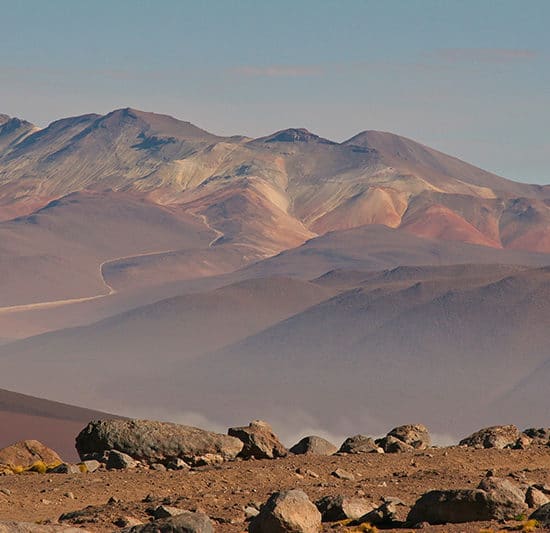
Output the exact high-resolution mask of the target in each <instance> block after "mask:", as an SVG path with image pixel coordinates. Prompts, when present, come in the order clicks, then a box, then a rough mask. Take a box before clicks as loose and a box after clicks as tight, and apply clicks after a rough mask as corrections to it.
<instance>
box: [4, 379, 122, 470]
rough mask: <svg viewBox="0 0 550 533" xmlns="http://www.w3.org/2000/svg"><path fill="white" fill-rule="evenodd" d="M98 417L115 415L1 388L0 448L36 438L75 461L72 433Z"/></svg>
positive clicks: (76, 458) (73, 435)
mask: <svg viewBox="0 0 550 533" xmlns="http://www.w3.org/2000/svg"><path fill="white" fill-rule="evenodd" d="M100 418H114V416H113V415H108V414H106V413H102V412H100V411H92V410H91V409H84V408H82V407H75V406H73V405H67V404H63V403H59V402H52V401H49V400H43V399H41V398H34V397H32V396H27V395H25V394H19V393H16V392H11V391H8V390H3V389H0V424H1V425H2V434H1V436H0V448H4V447H5V446H9V445H11V444H13V443H15V442H18V441H20V440H27V439H36V440H39V441H41V442H43V443H44V444H46V446H49V447H51V448H53V449H54V450H56V451H57V452H58V453H59V454H60V455H61V457H62V458H63V459H66V460H67V461H71V460H72V461H76V460H78V455H77V453H76V450H75V448H74V437H75V436H76V435H77V434H78V432H79V431H80V430H81V429H82V428H83V427H85V426H86V424H88V422H90V421H91V420H98V419H100Z"/></svg>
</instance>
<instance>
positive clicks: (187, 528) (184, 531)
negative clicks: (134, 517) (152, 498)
mask: <svg viewBox="0 0 550 533" xmlns="http://www.w3.org/2000/svg"><path fill="white" fill-rule="evenodd" d="M123 531H124V532H125V533H159V532H160V533H214V527H213V525H212V522H211V520H210V518H208V516H206V515H205V514H204V513H192V512H190V511H182V512H181V513H180V514H178V515H176V516H170V517H168V518H163V519H160V520H155V521H154V522H150V523H149V524H141V525H137V526H133V527H131V528H127V529H124V530H123Z"/></svg>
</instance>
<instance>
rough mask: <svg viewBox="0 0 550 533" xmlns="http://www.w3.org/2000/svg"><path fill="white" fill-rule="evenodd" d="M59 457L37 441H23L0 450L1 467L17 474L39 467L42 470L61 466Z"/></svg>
mask: <svg viewBox="0 0 550 533" xmlns="http://www.w3.org/2000/svg"><path fill="white" fill-rule="evenodd" d="M62 462H63V460H62V459H61V457H59V455H58V454H57V453H56V452H55V451H54V450H52V449H51V448H48V447H47V446H46V445H44V444H42V443H41V442H39V441H37V440H23V441H20V442H17V443H16V444H12V445H11V446H8V447H7V448H3V449H2V450H0V465H5V466H7V467H9V468H10V469H11V470H12V471H14V472H15V473H19V472H22V471H24V470H28V469H31V468H33V467H35V466H37V465H39V466H40V467H41V468H40V470H43V471H45V470H47V469H48V468H51V467H54V466H57V465H59V464H61V463H62Z"/></svg>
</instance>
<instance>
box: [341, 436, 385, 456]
mask: <svg viewBox="0 0 550 533" xmlns="http://www.w3.org/2000/svg"><path fill="white" fill-rule="evenodd" d="M338 451H339V452H341V453H380V452H383V451H384V450H382V448H380V446H378V445H377V444H376V443H375V442H374V440H373V439H372V438H370V437H367V436H366V435H354V436H353V437H348V438H347V439H346V440H345V441H344V442H343V443H342V446H340V449H339V450H338Z"/></svg>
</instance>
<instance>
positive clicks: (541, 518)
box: [529, 503, 550, 528]
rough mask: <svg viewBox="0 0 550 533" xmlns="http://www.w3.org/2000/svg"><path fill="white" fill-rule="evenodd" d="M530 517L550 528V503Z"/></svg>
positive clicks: (542, 525)
mask: <svg viewBox="0 0 550 533" xmlns="http://www.w3.org/2000/svg"><path fill="white" fill-rule="evenodd" d="M529 519H531V520H536V521H537V522H538V523H539V525H540V526H541V527H544V528H550V503H547V504H545V505H543V506H542V507H539V508H538V509H537V510H536V511H535V512H534V513H533V514H531V516H530V517H529Z"/></svg>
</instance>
